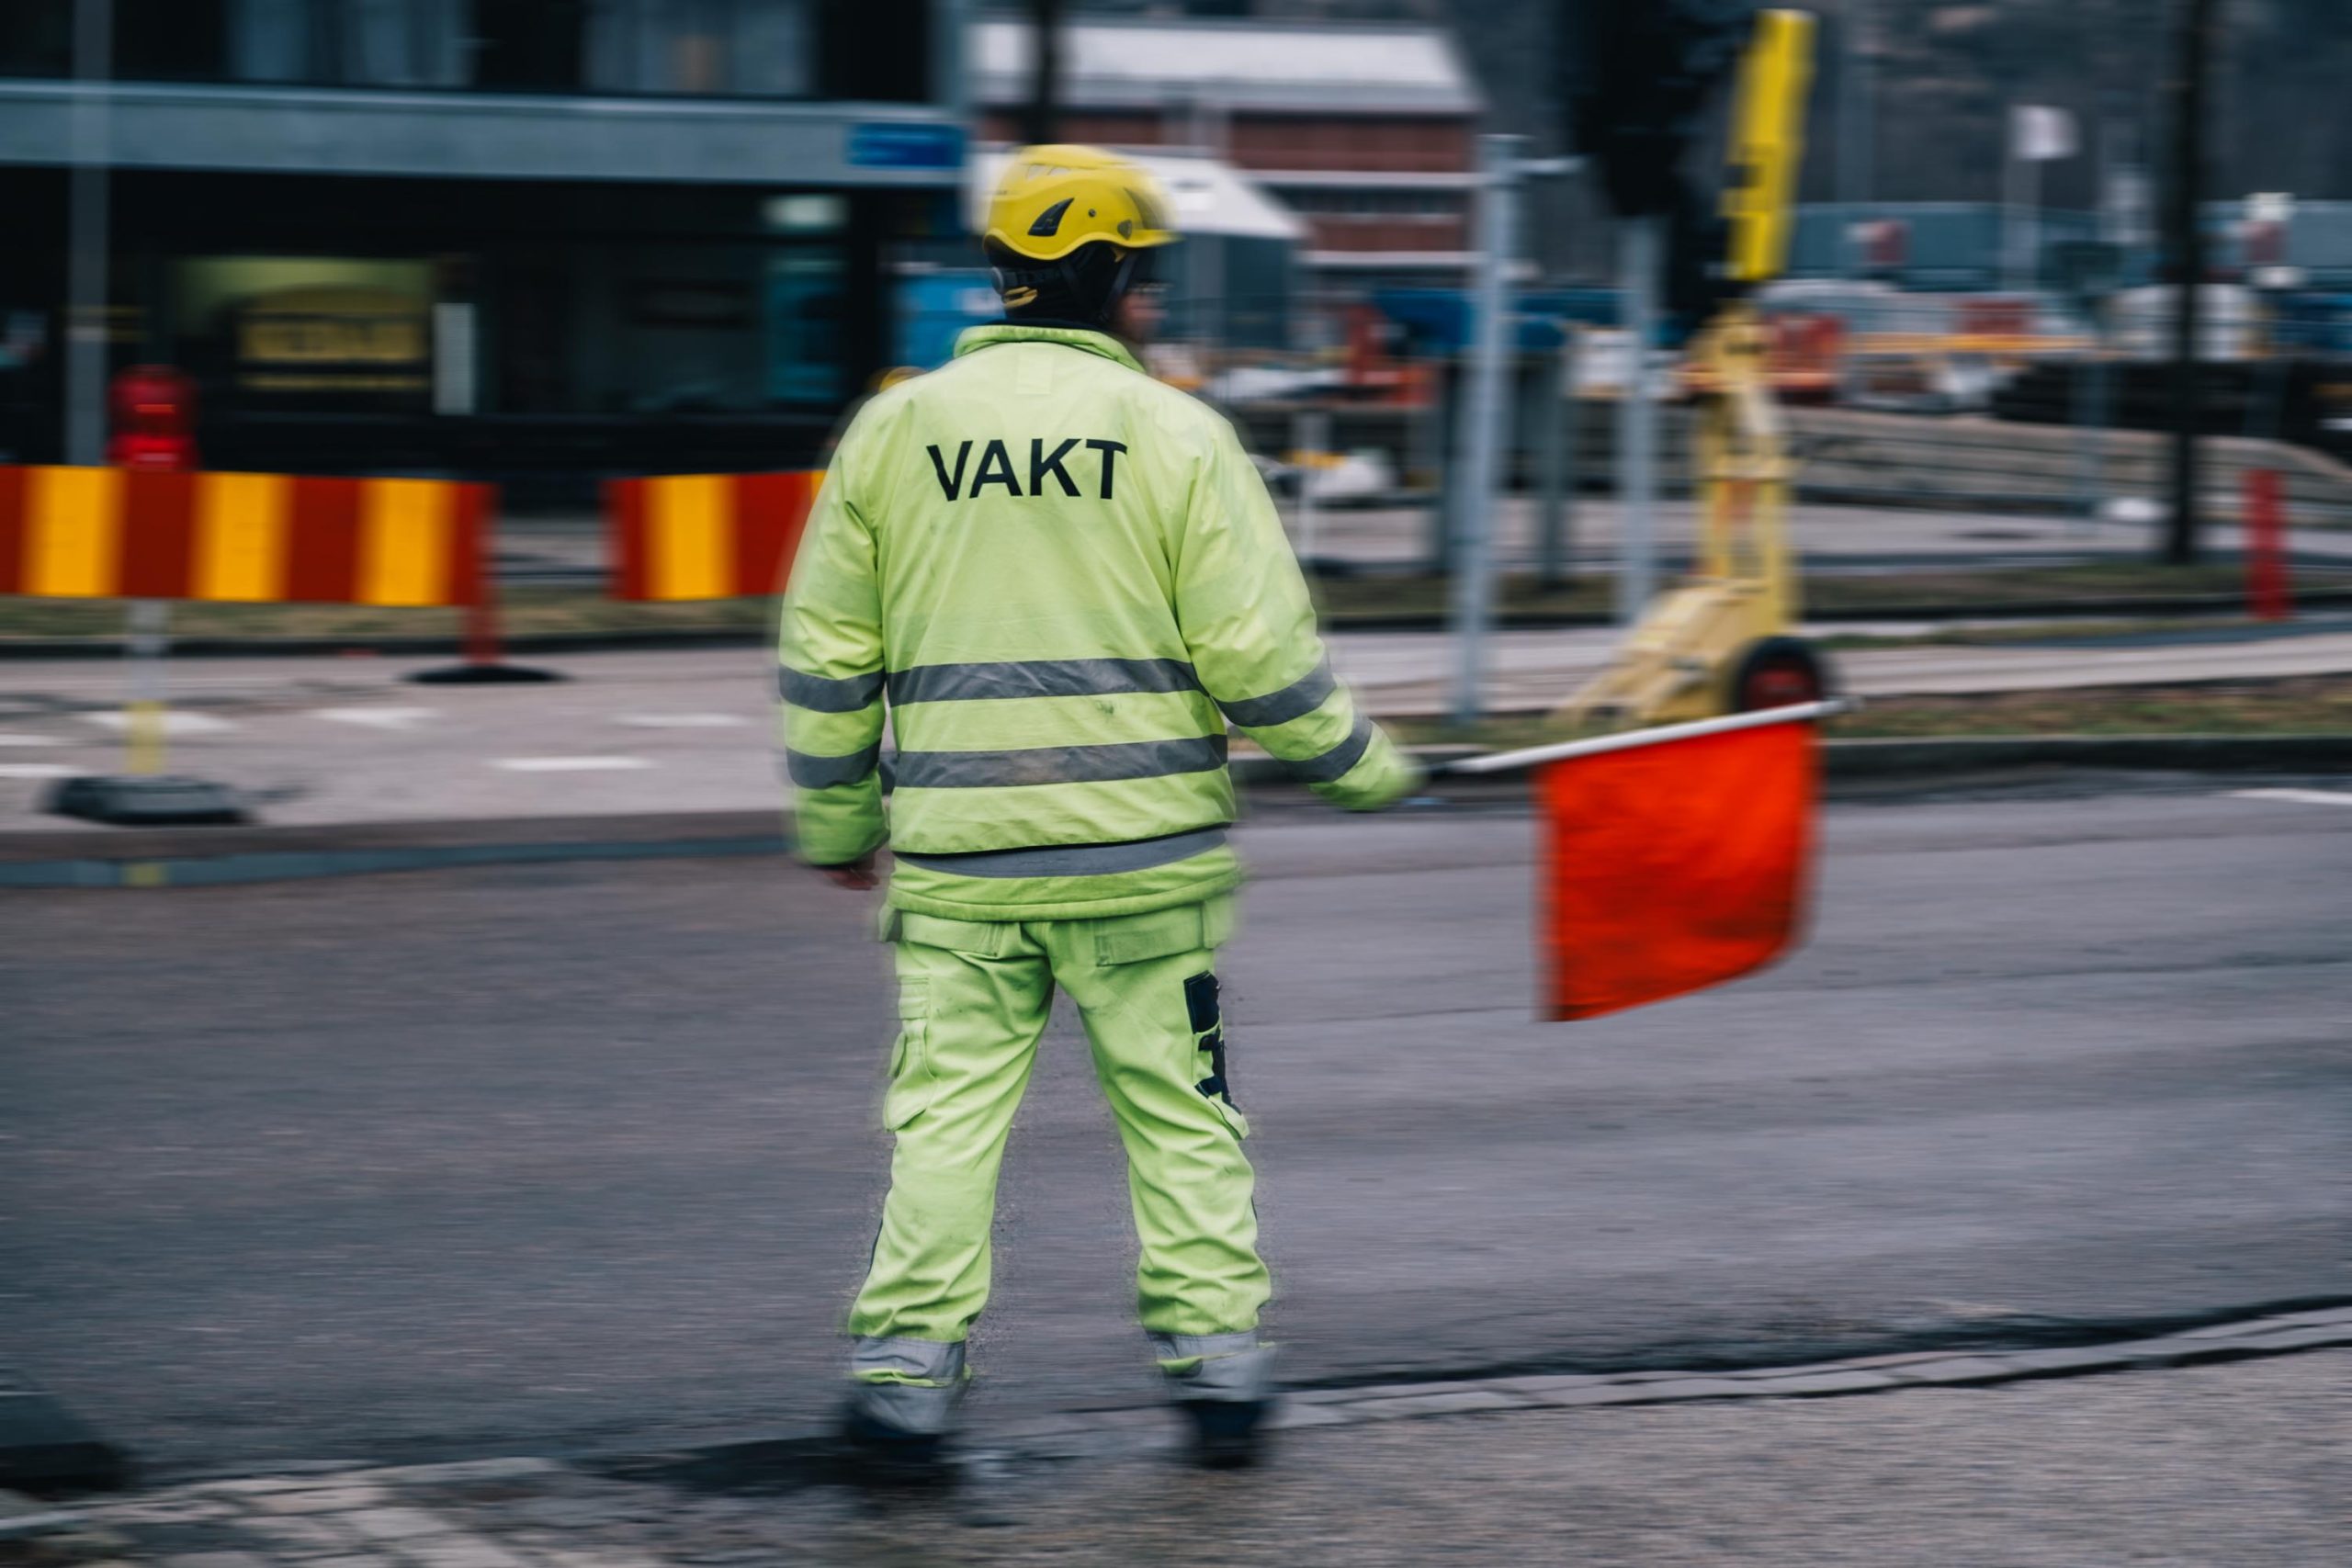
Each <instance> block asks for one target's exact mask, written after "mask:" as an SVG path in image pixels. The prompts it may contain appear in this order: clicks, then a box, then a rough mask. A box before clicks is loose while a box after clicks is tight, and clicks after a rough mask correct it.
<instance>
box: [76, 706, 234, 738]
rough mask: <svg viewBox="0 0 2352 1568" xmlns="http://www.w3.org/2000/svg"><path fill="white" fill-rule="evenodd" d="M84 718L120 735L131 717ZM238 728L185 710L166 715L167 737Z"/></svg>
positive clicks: (87, 715)
mask: <svg viewBox="0 0 2352 1568" xmlns="http://www.w3.org/2000/svg"><path fill="white" fill-rule="evenodd" d="M83 717H84V718H85V719H87V720H88V721H89V722H90V723H92V724H95V725H96V726H97V727H98V728H100V729H111V730H114V731H115V732H116V733H118V734H119V733H121V732H122V731H123V730H125V729H127V728H130V715H129V714H126V713H121V712H119V711H118V712H115V713H85V714H84V715H83ZM234 728H237V727H236V726H235V725H234V724H232V722H230V721H229V720H228V719H225V718H215V717H213V716H211V715H210V714H209V713H189V712H187V711H186V710H185V709H181V708H172V709H168V710H166V711H165V713H164V734H166V735H218V734H220V732H221V731H223V730H228V729H234Z"/></svg>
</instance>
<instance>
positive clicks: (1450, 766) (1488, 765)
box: [1443, 697, 1860, 773]
mask: <svg viewBox="0 0 2352 1568" xmlns="http://www.w3.org/2000/svg"><path fill="white" fill-rule="evenodd" d="M1859 706H1860V704H1859V703H1857V702H1855V701H1854V700H1852V699H1851V698H1849V697H1831V698H1829V699H1827V700H1826V701H1824V702H1817V703H1792V704H1790V705H1788V706H1786V707H1777V708H1758V709H1757V710H1756V711H1755V712H1753V713H1735V714H1726V715H1724V716H1723V717H1721V718H1694V719H1692V720H1691V721H1690V722H1689V723H1688V724H1662V725H1658V726H1656V727H1655V728H1649V729H1628V730H1626V731H1624V732H1623V733H1622V734H1618V735H1595V736H1591V737H1589V738H1588V739H1583V740H1563V741H1561V742H1560V743H1559V744H1557V745H1555V746H1531V747H1528V748H1526V749H1525V750H1518V751H1490V752H1488V753H1487V755H1486V756H1483V757H1467V758H1464V759H1463V760H1462V761H1458V762H1448V763H1446V764H1444V769H1443V771H1444V772H1446V773H1511V772H1515V771H1516V770H1518V769H1521V768H1532V767H1534V766H1536V765H1537V764H1539V763H1543V762H1565V761H1569V760H1571V759H1573V758H1577V757H1598V756H1600V755H1602V754H1604V753H1606V752H1610V751H1630V750H1633V749H1634V748H1635V747H1637V746H1661V745H1664V744H1665V743H1666V742H1668V741H1669V740H1695V739H1698V738H1699V737H1701V736H1703V735H1730V734H1733V733H1735V732H1736V731H1738V730H1742V729H1760V728H1764V727H1765V726H1766V725H1769V724H1799V723H1803V722H1804V721H1806V720H1809V719H1816V718H1827V717H1828V716H1831V715H1832V714H1840V713H1848V712H1850V711H1852V710H1853V709H1855V708H1857V707H1859Z"/></svg>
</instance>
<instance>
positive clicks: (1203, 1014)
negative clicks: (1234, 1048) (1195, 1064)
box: [1184, 975, 1233, 1105]
mask: <svg viewBox="0 0 2352 1568" xmlns="http://www.w3.org/2000/svg"><path fill="white" fill-rule="evenodd" d="M1184 1010H1185V1011H1186V1012H1187V1013H1188V1014H1189V1015H1191V1021H1192V1025H1193V1046H1194V1047H1195V1048H1196V1049H1198V1050H1202V1051H1205V1052H1207V1053H1208V1055H1209V1076H1208V1077H1204V1078H1203V1079H1202V1080H1201V1081H1200V1082H1199V1083H1196V1084H1194V1085H1193V1088H1194V1089H1199V1090H1200V1091H1201V1092H1202V1093H1203V1094H1204V1095H1207V1096H1208V1097H1209V1098H1210V1099H1211V1100H1216V1099H1220V1098H1221V1099H1223V1100H1224V1101H1225V1102H1226V1103H1227V1105H1231V1104H1232V1103H1233V1091H1232V1090H1231V1089H1228V1088H1227V1086H1226V1078H1225V1013H1224V1010H1223V1008H1222V1007H1221V1005H1220V1004H1219V1002H1218V1000H1217V986H1216V976H1215V975H1195V976H1193V977H1192V978H1191V979H1189V980H1187V981H1185V982H1184Z"/></svg>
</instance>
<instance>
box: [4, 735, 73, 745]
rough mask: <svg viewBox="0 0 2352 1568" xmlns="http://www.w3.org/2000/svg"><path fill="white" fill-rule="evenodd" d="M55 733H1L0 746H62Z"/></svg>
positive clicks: (62, 742)
mask: <svg viewBox="0 0 2352 1568" xmlns="http://www.w3.org/2000/svg"><path fill="white" fill-rule="evenodd" d="M64 744H65V742H64V741H62V740H61V739H58V738H57V737H56V736H54V735H0V746H62V745H64Z"/></svg>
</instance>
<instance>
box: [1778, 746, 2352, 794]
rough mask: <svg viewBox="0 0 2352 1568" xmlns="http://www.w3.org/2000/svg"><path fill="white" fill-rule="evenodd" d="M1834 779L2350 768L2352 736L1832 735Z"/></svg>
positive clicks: (1828, 752) (1827, 767)
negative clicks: (2032, 771)
mask: <svg viewBox="0 0 2352 1568" xmlns="http://www.w3.org/2000/svg"><path fill="white" fill-rule="evenodd" d="M1822 758H1823V773H1824V774H1825V776H1826V778H1827V779H1828V780H1829V782H1831V783H1832V784H1839V783H1850V782H1854V781H1858V780H1879V779H1897V778H1899V779H1912V780H1917V779H1932V778H1937V777H1944V776H1951V777H1965V776H1968V775H1972V774H1980V773H1989V772H1999V771H2004V770H2014V769H2019V768H2136V769H2157V770H2173V771H2179V772H2185V773H2266V772H2280V773H2294V772H2299V771H2303V770H2311V771H2315V772H2335V771H2336V770H2339V769H2352V735H2021V736H2002V735H1987V736H1973V735H1972V736H1951V737H1927V738H1922V739H1885V740H1831V741H1826V742H1825V743H1824V744H1823V747H1822Z"/></svg>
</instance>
